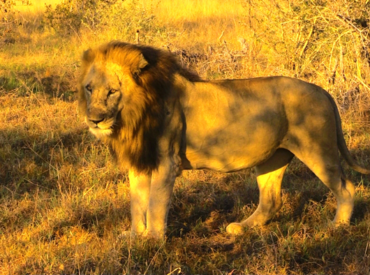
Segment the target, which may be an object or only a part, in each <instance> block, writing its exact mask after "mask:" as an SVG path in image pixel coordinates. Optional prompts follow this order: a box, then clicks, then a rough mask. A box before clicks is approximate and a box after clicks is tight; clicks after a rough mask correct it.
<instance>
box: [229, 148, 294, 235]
mask: <svg viewBox="0 0 370 275" xmlns="http://www.w3.org/2000/svg"><path fill="white" fill-rule="evenodd" d="M293 156H294V155H293V154H292V153H291V152H289V151H288V150H285V149H278V150H277V151H276V152H275V153H274V155H273V156H272V157H271V158H270V159H268V160H267V161H266V162H264V163H263V164H261V165H258V166H256V173H257V182H258V187H259V191H260V196H259V205H258V207H257V209H256V211H254V213H253V214H252V215H251V216H250V217H249V218H247V219H246V220H244V221H242V222H241V223H231V224H229V225H228V226H227V228H226V231H227V232H228V233H230V234H234V235H239V234H242V233H243V232H244V230H245V228H247V227H252V226H256V225H264V224H265V223H266V222H267V221H269V220H270V219H271V218H272V217H273V216H274V215H275V214H276V212H277V211H278V210H279V209H280V207H281V204H282V203H281V193H280V191H281V182H282V180H283V176H284V172H285V170H286V168H287V167H288V165H289V162H290V161H291V160H292V158H293Z"/></svg>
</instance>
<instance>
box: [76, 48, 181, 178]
mask: <svg viewBox="0 0 370 275" xmlns="http://www.w3.org/2000/svg"><path fill="white" fill-rule="evenodd" d="M178 70H181V69H180V67H179V66H178V65H177V63H176V61H175V60H174V58H173V56H172V55H171V54H170V53H167V52H164V51H160V50H157V49H153V48H150V47H144V46H137V45H131V44H126V43H123V42H118V41H114V42H110V43H108V44H105V45H103V46H101V47H99V48H97V49H89V50H87V51H86V52H84V54H83V58H82V73H81V78H80V85H79V109H80V113H82V114H83V115H84V116H85V120H86V123H87V125H88V126H89V128H90V131H91V132H92V133H93V134H94V135H96V136H97V137H99V138H101V139H103V140H105V141H107V142H108V144H109V145H110V147H111V148H112V151H113V152H114V153H115V155H116V157H117V158H118V160H119V162H120V163H121V162H122V161H123V162H124V163H127V161H128V162H129V163H128V164H129V165H130V166H131V167H135V168H136V169H138V170H141V171H142V170H148V171H149V170H152V169H155V168H156V167H157V165H158V159H159V154H158V144H157V140H158V137H159V136H160V135H161V134H162V130H163V128H164V126H163V123H164V118H165V104H164V103H165V100H166V98H167V97H168V95H169V93H170V90H171V87H172V83H173V77H174V74H175V73H176V72H177V71H178Z"/></svg>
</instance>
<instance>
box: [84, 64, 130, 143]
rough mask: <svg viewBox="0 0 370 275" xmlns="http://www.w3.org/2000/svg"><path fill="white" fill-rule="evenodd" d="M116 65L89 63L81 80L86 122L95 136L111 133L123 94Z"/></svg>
mask: <svg viewBox="0 0 370 275" xmlns="http://www.w3.org/2000/svg"><path fill="white" fill-rule="evenodd" d="M115 67H117V65H115V64H112V63H108V64H97V63H93V64H91V66H90V68H89V70H88V72H87V74H86V77H85V78H84V80H83V83H82V85H83V89H84V93H85V98H86V107H87V108H86V117H85V119H86V123H87V125H88V126H89V128H90V131H91V132H92V133H93V134H94V135H96V136H107V135H111V134H112V132H113V129H114V125H115V123H116V120H117V116H118V113H119V112H120V111H122V109H123V108H124V100H125V96H124V93H123V87H122V82H121V81H120V79H119V77H118V75H117V73H116V72H117V68H115Z"/></svg>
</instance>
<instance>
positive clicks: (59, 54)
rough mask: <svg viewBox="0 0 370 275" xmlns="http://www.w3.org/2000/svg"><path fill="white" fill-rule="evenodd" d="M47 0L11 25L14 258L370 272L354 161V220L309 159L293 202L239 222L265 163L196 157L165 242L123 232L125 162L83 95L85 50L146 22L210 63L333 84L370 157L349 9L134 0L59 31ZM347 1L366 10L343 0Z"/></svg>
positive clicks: (5, 48) (142, 270)
mask: <svg viewBox="0 0 370 275" xmlns="http://www.w3.org/2000/svg"><path fill="white" fill-rule="evenodd" d="M43 2H44V1H34V2H33V6H29V7H22V8H25V9H26V8H27V9H28V10H27V13H25V12H23V11H22V13H20V14H16V15H15V17H16V19H15V20H14V22H13V21H11V20H12V18H11V17H9V23H7V24H2V25H0V30H1V31H0V43H1V45H0V46H1V49H2V50H1V51H0V182H1V185H0V251H1V253H0V274H26V273H27V274H41V273H44V274H72V273H73V274H75V273H83V274H121V273H122V274H249V273H255V274H267V273H271V274H288V273H289V274H307V273H317V274H318V273H322V274H339V273H344V274H367V273H368V272H369V270H370V239H369V227H370V215H369V210H370V209H369V205H370V189H369V177H368V176H361V175H359V174H357V173H355V172H353V171H351V170H350V169H348V168H345V170H346V171H345V172H346V174H347V175H348V176H349V177H350V178H351V179H352V180H353V181H354V182H355V183H356V184H357V185H356V197H355V199H356V207H355V211H354V215H353V220H352V225H351V226H348V227H343V228H339V229H336V230H334V229H332V228H331V227H330V226H328V225H327V223H328V221H329V220H331V219H332V218H333V215H334V212H335V207H336V203H335V199H334V198H333V196H332V194H331V193H330V192H329V191H328V190H327V188H326V187H325V186H323V185H322V184H321V183H320V182H319V181H318V180H317V179H316V178H315V176H314V175H313V174H312V173H311V172H310V171H309V170H308V169H307V168H306V167H305V166H304V165H302V164H301V163H300V162H299V161H297V160H295V161H293V163H292V164H291V165H290V166H289V168H288V171H287V173H286V176H285V179H284V183H283V201H284V205H283V208H282V209H281V210H280V211H279V213H278V215H277V216H276V217H275V218H274V219H273V220H272V221H271V222H270V223H269V224H268V225H267V226H265V227H263V228H251V229H249V230H247V232H246V233H245V235H243V236H241V237H237V238H234V237H230V236H228V235H227V234H226V233H225V228H226V226H227V224H228V223H230V222H232V221H236V220H242V219H244V218H245V217H247V216H249V215H250V214H251V213H252V212H253V211H254V209H255V208H256V206H257V204H258V188H257V184H256V182H255V178H254V173H253V170H250V171H249V170H248V171H243V172H239V173H232V174H228V175H224V174H221V173H214V172H208V171H188V172H185V173H184V174H183V176H182V177H180V178H179V179H178V180H177V181H176V184H175V189H174V197H173V202H172V206H171V210H170V214H169V230H168V231H169V234H168V239H167V242H166V243H163V244H153V243H151V242H150V241H147V240H139V241H137V242H130V240H127V239H122V238H119V235H120V234H121V232H122V231H124V230H127V229H128V228H129V227H130V214H129V203H130V198H129V192H128V191H129V187H128V182H127V179H126V175H125V174H124V173H121V172H120V171H118V169H117V168H116V166H115V164H114V163H113V160H112V159H111V157H110V154H109V150H108V149H107V148H106V147H105V146H104V145H103V144H101V143H100V142H99V141H98V140H96V139H95V138H93V137H92V136H91V135H90V133H88V131H87V129H86V126H85V124H84V122H83V121H82V119H81V118H80V117H79V116H78V114H77V110H76V108H77V106H76V101H75V99H76V96H75V91H76V88H75V83H76V78H77V77H78V68H79V58H80V55H81V53H82V51H83V50H85V49H87V48H89V47H91V46H96V45H98V44H101V43H103V42H106V41H108V40H111V39H121V40H125V41H129V42H134V41H135V32H136V29H140V38H141V41H142V43H150V44H151V45H154V46H157V47H165V48H167V47H168V48H169V49H170V50H171V51H173V52H174V53H175V54H176V55H177V56H178V58H179V60H180V62H182V64H183V65H184V66H189V67H191V68H192V69H194V70H196V71H197V72H198V73H199V74H201V75H202V76H203V77H205V78H212V79H214V78H242V77H255V76H266V75H276V74H279V75H280V74H283V75H288V76H296V77H299V78H303V79H306V80H309V81H312V82H314V83H317V84H320V85H322V86H324V87H325V88H326V89H328V90H329V91H330V93H331V94H333V95H334V97H335V99H336V100H337V102H338V106H339V108H340V110H341V113H342V117H343V126H344V131H345V133H346V139H347V143H348V145H349V147H350V149H351V152H352V153H353V154H354V156H355V157H356V158H357V159H358V161H359V162H360V163H363V164H365V165H366V166H369V165H370V159H369V152H370V150H369V148H370V136H369V125H370V124H369V121H370V120H369V113H368V110H369V107H370V103H369V91H368V87H369V86H370V85H369V84H368V79H370V72H369V65H368V62H367V59H366V55H363V56H362V58H361V59H358V58H356V56H360V57H361V54H365V53H361V47H359V45H361V43H362V42H361V40H359V39H360V37H359V36H358V35H359V33H358V31H357V30H354V29H353V28H351V27H349V25H348V24H347V23H348V22H347V23H346V22H344V23H343V22H342V21H335V20H336V19H335V20H334V19H333V18H332V17H330V16H331V14H332V13H331V12H330V13H329V11H327V10H320V6H319V7H317V9H319V10H320V12H321V15H320V14H316V13H315V10H314V9H312V10H310V9H308V10H306V11H305V10H304V9H301V10H297V9H293V8H294V6H295V5H297V4H302V3H303V2H302V3H301V2H300V1H289V3H290V4H291V5H290V6H289V5H285V4H286V3H287V1H281V3H280V2H279V3H278V4H280V5H284V7H283V8H280V9H279V10H275V8H276V4H277V2H276V1H259V0H250V1H237V0H235V1H220V0H204V1H195V0H192V1H179V0H173V1H170V0H162V1H158V0H146V1H145V0H137V1H129V0H127V1H124V2H122V5H121V4H120V5H117V6H112V8H113V12H117V13H118V16H119V17H118V18H119V20H110V21H109V24H108V25H106V26H104V25H103V26H100V27H96V28H93V27H91V26H82V27H81V29H80V30H72V31H69V30H68V29H67V31H64V32H58V30H56V29H53V28H52V27H50V26H48V25H43V24H44V23H43V20H42V19H43V15H44V14H43V13H44V10H43V7H44V6H43ZM45 2H46V1H45ZM47 2H48V4H57V3H58V2H59V3H60V1H52V0H50V1H47ZM247 3H251V4H253V5H254V6H253V9H252V10H248V8H247V7H246V8H243V5H246V4H247ZM343 3H344V2H343ZM346 3H347V2H346ZM302 5H303V4H302ZM302 5H301V6H302ZM267 7H268V8H267ZM17 8H18V6H17ZM289 8H291V9H292V10H290V11H289ZM337 8H338V9H339V8H341V9H344V10H340V11H343V12H344V11H346V12H347V13H346V14H350V16H358V15H357V14H355V15H353V14H351V13H350V12H351V10H350V9H348V10H345V9H346V6H345V3H344V4H343V5H341V6H338V4H337ZM124 9H125V10H124ZM353 9H354V8H353V7H352V10H353ZM123 10H124V11H125V12H122V11H123ZM285 11H289V12H287V13H285V14H282V13H281V12H285ZM298 11H299V12H300V13H298V14H297V13H294V12H298ZM361 11H362V12H367V10H366V9H365V8H361ZM248 14H252V15H253V17H252V18H251V22H249V19H248V17H247V15H248ZM305 14H306V15H312V14H314V16H316V18H317V21H316V23H315V25H314V26H315V27H314V28H315V31H316V34H317V36H314V37H313V38H309V31H310V27H311V26H312V24H311V25H310V22H308V21H304V24H303V23H302V22H303V21H300V20H301V17H299V16H303V15H305ZM322 14H324V15H325V16H326V18H325V19H326V20H327V21H328V22H330V28H331V29H327V28H326V26H327V25H325V20H321V19H322V16H323V15H322ZM266 17H267V18H268V19H269V20H267V21H266V19H264V18H266ZM279 18H282V19H281V20H282V21H278V20H280V19H279ZM307 18H309V20H311V19H312V18H313V17H307ZM310 18H311V19H310ZM257 19H258V20H259V21H258V20H257ZM253 20H255V21H253ZM312 20H313V19H312ZM270 21H271V22H273V23H274V24H271V22H270ZM12 22H13V23H12ZM19 22H21V23H22V24H19ZM62 23H63V22H62ZM257 23H258V28H255V26H256V24H257ZM298 23H299V24H298ZM295 24H296V25H295ZM305 24H307V25H305ZM346 24H347V25H346ZM345 27H347V29H345ZM323 31H325V32H326V33H325V37H322V36H320V34H321V33H322V32H323ZM363 31H364V32H363V33H365V31H366V29H365V30H363ZM222 33H223V35H222V36H221V34H222ZM347 35H349V36H347ZM220 36H221V37H220ZM239 37H242V38H244V39H245V44H244V45H245V46H246V48H243V45H242V44H241V43H240V42H239V40H238V39H239ZM335 37H336V38H335ZM338 37H341V39H342V40H336V39H337V38H338ZM10 38H12V39H14V41H13V40H9V39H10ZM282 38H285V39H286V40H285V41H287V42H284V40H283V39H282ZM350 38H351V39H350ZM7 39H8V40H7ZM5 41H8V42H5ZM9 41H10V42H9ZM12 41H13V42H12ZM224 41H225V42H226V45H225V43H224ZM306 41H307V45H308V46H307V47H308V48H307V49H305V48H304V45H305V44H306ZM335 41H336V42H335ZM334 42H335V43H334ZM209 46H211V47H212V49H213V50H212V53H209ZM353 49H356V51H357V53H356V51H354V50H353ZM180 51H182V52H180ZM295 51H296V52H297V53H298V55H297V54H295V53H296V52H295ZM301 52H303V53H302V55H301V56H300V53H301ZM297 56H300V58H297ZM336 60H337V62H338V65H337V70H336V71H334V74H335V76H336V79H335V82H334V83H333V81H332V80H330V79H331V78H330V77H331V76H332V74H333V67H334V64H335V63H336ZM329 80H330V81H329ZM180 272H182V273H180Z"/></svg>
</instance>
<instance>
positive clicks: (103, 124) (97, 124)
mask: <svg viewBox="0 0 370 275" xmlns="http://www.w3.org/2000/svg"><path fill="white" fill-rule="evenodd" d="M86 122H87V125H88V126H89V130H90V132H91V133H93V134H94V135H95V136H97V137H102V136H109V135H111V134H112V133H113V126H114V119H102V120H99V121H96V120H89V119H88V118H86Z"/></svg>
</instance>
